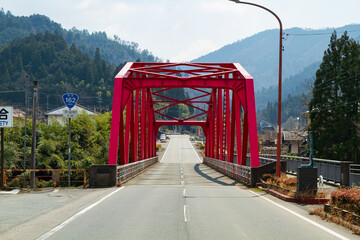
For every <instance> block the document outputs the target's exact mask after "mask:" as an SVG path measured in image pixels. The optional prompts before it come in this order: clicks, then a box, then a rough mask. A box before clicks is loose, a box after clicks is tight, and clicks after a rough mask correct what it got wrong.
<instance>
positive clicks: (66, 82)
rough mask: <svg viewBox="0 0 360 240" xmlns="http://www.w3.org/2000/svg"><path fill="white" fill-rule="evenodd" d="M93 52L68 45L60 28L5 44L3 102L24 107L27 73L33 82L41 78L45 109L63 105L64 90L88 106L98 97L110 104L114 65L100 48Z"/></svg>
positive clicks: (0, 61)
mask: <svg viewBox="0 0 360 240" xmlns="http://www.w3.org/2000/svg"><path fill="white" fill-rule="evenodd" d="M94 54H95V57H94V58H92V57H90V56H89V55H88V54H86V53H83V52H81V51H80V50H79V49H78V48H77V47H76V46H75V45H74V44H73V45H71V46H69V45H68V44H67V43H66V41H65V39H64V38H63V37H62V36H61V35H60V34H59V33H58V32H57V31H55V33H49V32H46V33H44V34H43V33H38V34H36V35H34V34H30V35H29V36H28V37H25V38H22V39H18V40H16V41H13V42H11V43H10V44H7V45H5V46H4V47H3V48H2V49H1V51H0V84H1V86H2V87H1V90H2V91H5V92H4V93H3V94H2V95H1V99H2V102H5V103H6V102H8V103H12V105H15V106H17V105H18V106H24V104H23V103H24V101H25V99H24V90H25V89H24V85H25V75H26V74H28V75H29V78H30V83H32V81H33V80H38V81H39V87H40V91H39V93H40V106H41V107H43V109H45V105H46V106H47V105H48V104H49V105H50V106H51V107H58V106H60V105H62V103H61V101H62V100H61V95H62V94H64V93H65V92H76V93H78V94H79V95H80V102H79V103H80V104H81V103H82V104H83V105H85V106H94V105H95V104H97V101H98V100H99V98H101V100H102V102H103V103H104V104H105V105H110V103H111V99H112V87H113V77H114V75H115V72H116V71H115V67H114V66H113V65H112V64H111V65H109V64H106V62H105V60H104V59H102V58H101V56H100V50H99V49H98V48H97V49H96V50H95V53H94ZM119 68H120V67H119ZM16 90H18V92H16ZM6 91H9V92H6Z"/></svg>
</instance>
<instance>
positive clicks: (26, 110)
mask: <svg viewBox="0 0 360 240" xmlns="http://www.w3.org/2000/svg"><path fill="white" fill-rule="evenodd" d="M28 83H29V75H27V74H26V76H25V129H24V166H23V167H24V186H25V172H26V125H27V115H28V104H27V102H28V101H27V100H28Z"/></svg>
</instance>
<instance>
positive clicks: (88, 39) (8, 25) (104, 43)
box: [0, 9, 160, 66]
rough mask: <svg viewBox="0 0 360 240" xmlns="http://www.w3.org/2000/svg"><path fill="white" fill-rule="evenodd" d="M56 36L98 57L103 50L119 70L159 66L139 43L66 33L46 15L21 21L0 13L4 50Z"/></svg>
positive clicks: (102, 34) (103, 35) (97, 34)
mask: <svg viewBox="0 0 360 240" xmlns="http://www.w3.org/2000/svg"><path fill="white" fill-rule="evenodd" d="M46 31H48V32H51V33H53V32H54V31H58V33H59V34H60V35H62V36H63V37H64V39H65V40H66V42H67V43H68V44H69V45H71V44H75V45H76V47H77V48H78V49H80V50H82V51H84V52H86V53H88V54H89V55H91V56H93V57H94V54H95V51H96V48H100V50H101V57H102V58H104V59H105V61H106V62H107V63H113V64H114V65H115V66H117V65H119V64H120V63H124V62H130V61H132V62H135V61H136V60H141V61H143V62H158V61H160V59H159V58H157V57H155V56H153V55H152V54H151V53H150V52H149V51H148V50H140V49H139V46H138V44H137V43H135V42H127V41H124V40H121V39H120V38H119V37H118V36H114V39H109V38H108V36H107V35H106V33H105V32H94V33H91V34H90V33H89V32H88V31H87V30H82V31H81V30H77V29H75V28H73V29H70V30H66V29H63V28H62V27H61V25H60V24H58V23H56V22H54V21H52V20H50V19H49V18H48V17H46V16H44V15H39V14H34V15H31V16H29V17H24V16H21V17H18V16H14V15H13V14H11V12H9V11H8V12H7V13H5V12H4V10H3V9H1V10H0V47H1V46H3V45H5V44H7V43H9V42H11V41H13V40H15V39H19V38H23V37H26V36H28V35H29V34H30V33H34V34H36V33H40V32H42V33H45V32H46Z"/></svg>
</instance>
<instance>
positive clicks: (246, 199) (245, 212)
mask: <svg viewBox="0 0 360 240" xmlns="http://www.w3.org/2000/svg"><path fill="white" fill-rule="evenodd" d="M200 161H201V160H200V158H199V157H198V155H197V154H196V152H195V150H194V148H193V147H192V144H191V143H190V141H189V139H188V137H187V136H172V138H171V140H170V143H169V144H168V146H167V149H166V150H165V153H164V155H163V156H162V159H161V162H160V163H158V164H156V165H155V166H154V167H152V168H151V169H149V170H148V171H146V172H145V173H144V174H142V175H140V176H139V177H137V178H135V179H133V180H131V181H130V182H128V183H127V184H126V185H125V186H123V187H121V188H113V189H111V191H108V192H106V193H104V195H103V196H102V197H101V198H98V199H97V200H96V201H92V202H88V203H87V204H85V205H84V206H83V208H82V209H81V210H79V211H78V212H77V213H75V214H73V215H72V216H70V217H69V218H67V220H65V221H62V222H59V223H58V224H56V225H54V223H48V224H46V223H42V225H41V226H42V229H43V230H42V234H39V235H38V239H129V240H130V239H156V240H160V239H164V240H165V239H166V240H171V239H179V240H183V239H185V240H186V239H206V240H211V239H214V240H215V239H216V240H218V239H224V240H227V239H229V240H231V239H236V240H238V239H301V240H304V239H317V240H318V239H326V240H329V239H358V237H356V236H355V235H352V234H351V232H350V231H348V230H345V229H344V228H341V227H338V226H337V225H335V224H332V223H327V222H324V221H321V220H320V219H319V218H318V217H315V216H309V215H308V214H307V208H306V207H304V206H300V205H296V204H291V203H286V202H283V201H280V200H278V199H275V198H273V197H271V196H269V195H266V194H264V193H262V192H255V191H254V190H250V189H247V188H245V187H244V186H242V185H240V184H237V183H236V182H234V181H233V180H231V179H229V178H227V177H225V176H224V175H222V174H220V173H217V172H216V171H214V170H212V169H210V168H208V167H207V166H204V165H202V164H201V163H200ZM44 217H46V215H44ZM49 217H50V216H49ZM44 225H45V226H44ZM46 226H48V227H47V230H45V229H46ZM330 229H331V230H330ZM27 239H31V238H27Z"/></svg>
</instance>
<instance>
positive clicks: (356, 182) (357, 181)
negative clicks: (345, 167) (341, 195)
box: [350, 164, 360, 186]
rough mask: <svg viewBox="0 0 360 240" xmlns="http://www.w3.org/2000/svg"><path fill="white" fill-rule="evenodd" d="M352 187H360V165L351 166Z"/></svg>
mask: <svg viewBox="0 0 360 240" xmlns="http://www.w3.org/2000/svg"><path fill="white" fill-rule="evenodd" d="M350 186H360V164H350Z"/></svg>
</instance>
